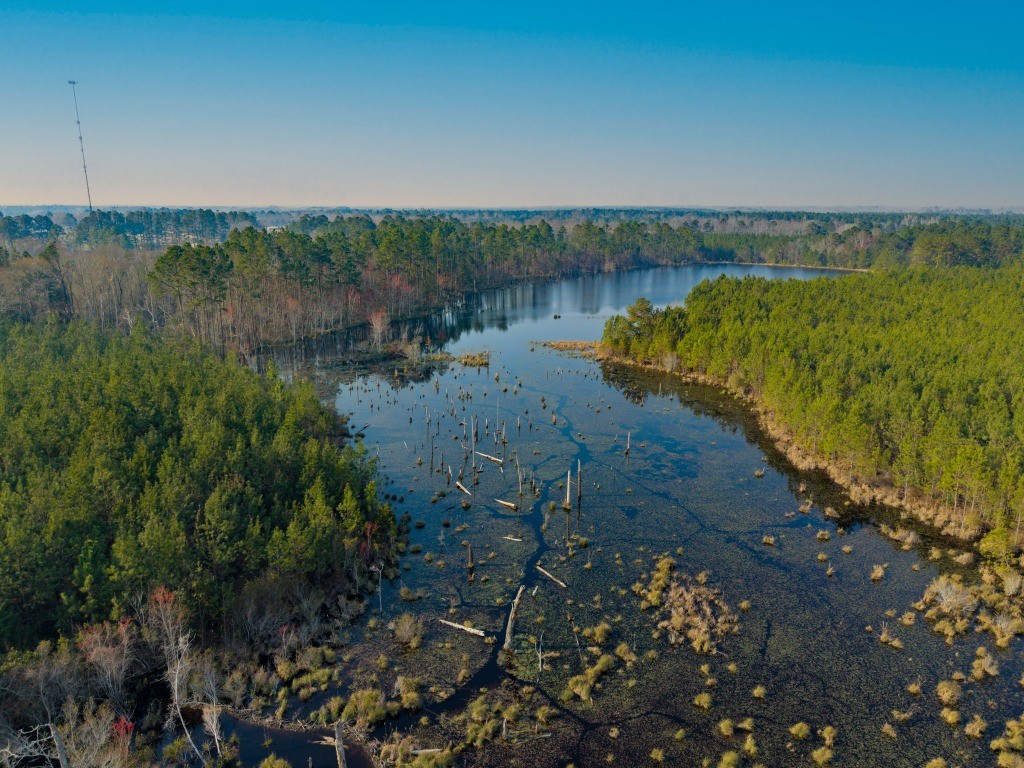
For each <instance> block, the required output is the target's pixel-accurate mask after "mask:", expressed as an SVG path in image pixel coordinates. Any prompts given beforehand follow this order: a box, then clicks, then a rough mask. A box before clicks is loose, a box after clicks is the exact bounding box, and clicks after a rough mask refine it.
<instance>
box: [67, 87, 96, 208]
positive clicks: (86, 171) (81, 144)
mask: <svg viewBox="0 0 1024 768" xmlns="http://www.w3.org/2000/svg"><path fill="white" fill-rule="evenodd" d="M68 85H70V86H71V95H72V97H74V99H75V125H77V126H78V148H79V149H81V150H82V173H84V174H85V194H86V196H87V197H88V198H89V213H92V192H91V191H90V190H89V169H88V168H86V167H85V142H84V141H82V120H81V118H79V116H78V92H77V91H76V90H75V86H76V85H78V81H77V80H68Z"/></svg>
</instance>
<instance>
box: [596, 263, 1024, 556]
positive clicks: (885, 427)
mask: <svg viewBox="0 0 1024 768" xmlns="http://www.w3.org/2000/svg"><path fill="white" fill-rule="evenodd" d="M1022 313H1024V267H1021V266H1020V265H1014V266H1008V267H1004V268H1001V269H978V268H970V267H944V268H938V267H927V268H925V267H922V268H914V269H903V270H893V271H878V272H873V273H868V274H856V275H848V276H844V277H838V278H818V279H815V280H810V281H796V280H787V281H774V280H765V279H761V278H750V277H748V278H744V279H742V280H741V279H736V278H727V277H721V278H719V279H717V280H714V281H710V282H705V283H702V284H701V285H699V286H698V287H697V288H695V289H694V291H693V292H692V293H691V294H690V295H689V297H688V298H687V300H686V305H685V307H668V308H666V309H664V310H656V309H655V308H654V307H652V306H651V304H650V302H648V301H647V300H644V299H641V300H640V301H638V302H637V303H636V304H634V305H633V306H632V307H631V308H630V310H629V312H628V314H627V315H626V316H618V317H615V318H612V319H610V320H609V321H608V323H607V324H606V327H605V332H604V338H603V343H604V344H605V345H606V346H607V347H608V348H609V349H611V350H612V351H613V352H615V353H618V354H621V355H626V356H628V357H629V358H631V359H633V360H637V361H640V362H645V363H652V364H656V365H658V366H660V367H666V368H670V369H674V370H681V371H684V372H686V371H692V372H699V373H702V374H707V375H710V376H711V377H713V378H715V379H717V380H721V381H727V382H728V383H729V384H730V385H732V386H733V387H734V388H736V389H739V390H742V391H744V392H745V393H747V394H749V395H752V396H753V397H755V398H756V399H757V400H759V401H760V402H761V403H763V404H764V405H765V406H766V407H767V408H768V409H770V410H771V411H772V412H773V413H774V414H775V417H776V419H777V421H779V422H781V424H783V425H784V426H786V427H788V428H789V429H791V430H792V431H793V432H794V433H795V435H796V438H797V440H798V442H799V444H801V445H802V447H804V448H806V449H807V450H810V451H811V452H813V453H814V454H817V455H823V456H825V457H827V459H828V460H829V461H830V462H833V463H835V464H838V465H840V466H842V467H844V468H845V470H846V471H848V472H850V473H852V474H855V475H860V476H862V477H863V476H868V477H870V476H875V475H876V474H878V473H881V474H882V475H883V476H885V477H889V478H891V480H892V481H893V483H894V484H896V485H898V486H900V487H902V488H903V489H904V492H907V491H909V490H910V489H918V490H919V491H920V492H922V493H924V494H926V495H927V496H928V497H930V498H932V499H935V500H938V501H941V502H942V503H944V504H945V505H946V506H947V508H949V509H952V510H953V512H954V520H955V524H954V527H955V528H957V529H959V530H960V531H962V530H965V529H969V528H973V527H976V526H979V525H982V526H984V527H988V528H991V529H993V530H994V531H995V533H994V534H992V535H991V538H990V539H989V543H990V544H992V545H993V546H994V545H996V544H1002V545H1005V544H1006V543H1008V542H1009V541H1010V539H1011V538H1014V537H1019V534H1020V532H1021V531H1020V523H1021V517H1022V515H1024V477H1022V472H1024V324H1022V323H1021V317H1022Z"/></svg>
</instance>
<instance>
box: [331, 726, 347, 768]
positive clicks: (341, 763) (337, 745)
mask: <svg viewBox="0 0 1024 768" xmlns="http://www.w3.org/2000/svg"><path fill="white" fill-rule="evenodd" d="M334 751H335V753H336V755H337V758H338V768H348V763H347V762H345V745H344V743H343V742H342V740H341V720H339V721H338V722H337V723H336V724H335V725H334Z"/></svg>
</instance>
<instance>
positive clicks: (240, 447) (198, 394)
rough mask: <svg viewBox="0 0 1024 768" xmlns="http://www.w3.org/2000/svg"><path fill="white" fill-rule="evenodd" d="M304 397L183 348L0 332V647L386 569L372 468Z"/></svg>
mask: <svg viewBox="0 0 1024 768" xmlns="http://www.w3.org/2000/svg"><path fill="white" fill-rule="evenodd" d="M342 432H343V425H342V424H341V422H340V421H339V419H338V417H337V416H336V415H335V414H334V413H333V412H332V411H330V410H329V409H327V408H325V407H324V406H323V405H322V404H321V403H320V402H319V400H318V399H317V397H316V396H315V394H314V392H313V390H312V387H311V386H310V385H308V384H295V385H290V386H289V385H285V384H284V383H283V382H282V381H280V380H279V378H278V377H277V375H276V373H275V372H274V371H270V372H268V374H267V375H259V374H256V373H254V372H252V371H250V370H248V369H246V368H243V367H242V366H239V365H237V364H236V363H235V362H232V361H230V360H228V361H225V360H222V359H220V358H218V357H217V356H215V355H214V354H213V353H212V352H210V351H205V350H203V349H201V348H200V347H198V346H197V345H195V344H193V343H189V342H186V341H184V340H175V339H168V338H160V337H155V336H152V335H150V334H148V333H147V332H144V331H142V330H140V327H136V329H135V331H134V332H133V333H132V334H130V335H121V334H107V333H103V332H101V331H99V330H97V329H96V328H95V327H94V326H91V325H88V324H85V323H71V324H70V325H67V324H63V323H60V322H57V321H55V320H53V321H50V322H47V323H44V324H37V325H24V324H18V323H10V322H8V323H4V324H0V645H22V646H23V645H28V644H32V643H34V642H36V641H37V640H38V639H39V638H41V637H46V636H51V635H52V634H53V633H54V632H56V631H64V632H66V631H69V630H70V629H71V628H72V627H73V626H76V625H81V624H85V623H94V622H101V621H104V620H107V619H111V618H115V619H116V618H118V617H120V616H123V615H126V614H129V613H130V610H129V605H130V604H131V603H132V601H138V600H145V599H146V597H147V595H148V594H149V593H150V591H151V590H152V589H153V588H154V587H155V586H157V585H161V586H165V587H167V588H169V589H172V590H178V591H179V594H181V595H182V596H183V597H184V599H185V601H186V604H187V608H188V610H189V612H190V614H191V616H192V618H193V623H194V624H195V625H196V626H197V627H205V626H213V625H214V624H215V623H216V622H217V621H218V620H220V619H222V618H224V617H225V615H226V614H227V613H228V612H229V611H231V610H232V609H233V608H235V607H236V604H237V601H238V600H239V599H240V596H241V595H243V594H244V593H245V592H246V587H247V585H251V584H253V583H254V582H256V581H258V580H266V579H268V578H270V579H280V580H288V581H289V582H290V583H293V584H306V585H310V586H312V585H316V586H318V587H319V588H321V589H323V590H341V591H349V592H355V591H356V590H358V589H359V588H361V587H363V586H365V585H366V582H365V581H364V580H365V579H366V578H367V577H368V576H369V574H368V570H367V569H368V567H369V566H370V565H373V564H377V563H379V562H380V561H382V560H387V559H389V558H390V557H391V546H392V540H393V535H394V519H393V515H392V512H391V510H390V508H389V507H388V506H387V505H383V504H381V503H380V502H379V501H378V498H377V491H376V487H375V484H374V477H375V466H374V463H373V462H372V461H371V460H370V459H369V458H368V457H367V456H366V454H365V453H364V452H363V450H362V449H361V448H353V447H348V446H343V445H342V439H341V438H342Z"/></svg>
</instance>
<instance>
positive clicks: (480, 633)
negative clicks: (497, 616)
mask: <svg viewBox="0 0 1024 768" xmlns="http://www.w3.org/2000/svg"><path fill="white" fill-rule="evenodd" d="M438 621H439V622H441V623H442V624H444V625H445V626H448V627H451V628H452V629H461V630H462V631H463V632H468V633H469V634H471V635H476V636H477V637H487V634H486V633H485V632H484V631H483V630H482V629H474V628H473V627H467V626H464V625H463V624H456V623H455V622H454V621H448V620H446V619H438Z"/></svg>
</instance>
